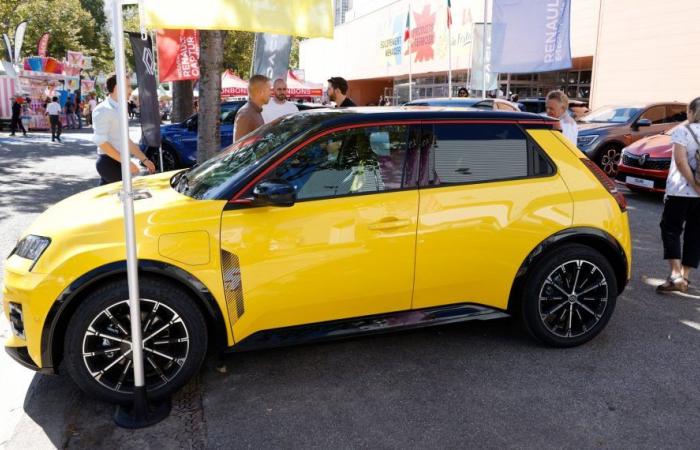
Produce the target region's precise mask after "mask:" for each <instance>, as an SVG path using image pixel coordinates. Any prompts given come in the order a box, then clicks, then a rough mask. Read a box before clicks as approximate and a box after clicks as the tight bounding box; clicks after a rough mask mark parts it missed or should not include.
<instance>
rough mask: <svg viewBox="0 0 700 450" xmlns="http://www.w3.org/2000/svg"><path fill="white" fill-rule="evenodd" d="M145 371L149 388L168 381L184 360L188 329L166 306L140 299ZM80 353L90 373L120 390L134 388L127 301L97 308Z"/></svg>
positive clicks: (105, 383)
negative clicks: (101, 308) (97, 311)
mask: <svg viewBox="0 0 700 450" xmlns="http://www.w3.org/2000/svg"><path fill="white" fill-rule="evenodd" d="M141 321H142V334H143V357H144V374H145V380H146V387H147V389H148V390H154V389H157V388H159V387H161V386H163V385H165V384H167V383H168V382H170V381H171V380H172V379H173V378H175V376H176V375H177V374H178V373H179V372H180V369H181V368H182V366H183V365H184V363H185V361H186V360H187V357H188V354H189V350H190V343H189V337H190V336H189V332H188V330H187V327H186V325H185V323H184V322H183V320H182V318H181V317H180V316H179V315H178V314H177V313H176V312H175V311H174V310H173V309H172V308H170V307H168V306H167V305H165V304H163V303H161V302H158V301H155V300H149V299H141ZM82 356H83V362H84V364H85V367H86V368H87V370H88V372H89V373H90V375H91V376H92V377H93V378H94V379H95V381H97V382H98V383H99V384H101V385H102V386H104V387H106V388H107V389H110V390H112V391H116V392H120V393H131V392H133V388H134V380H133V369H132V346H131V326H130V316H129V302H128V300H123V301H120V302H117V303H114V304H112V305H111V306H109V307H107V308H106V309H103V310H102V311H100V312H99V313H98V314H97V315H96V316H95V318H94V319H93V320H92V322H91V323H90V325H89V326H88V328H87V330H86V331H85V334H84V336H83V341H82Z"/></svg>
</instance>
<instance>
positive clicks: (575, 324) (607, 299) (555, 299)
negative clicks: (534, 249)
mask: <svg viewBox="0 0 700 450" xmlns="http://www.w3.org/2000/svg"><path fill="white" fill-rule="evenodd" d="M616 298H617V280H616V279H615V273H614V271H613V268H612V266H611V265H610V263H609V262H608V260H607V259H606V258H605V257H604V256H603V255H601V254H600V253H599V252H598V251H596V250H594V249H592V248H590V247H587V246H583V245H578V244H572V245H566V246H563V247H561V248H559V249H556V250H554V251H552V252H551V253H550V254H548V255H547V257H545V258H542V259H541V260H540V263H539V264H538V265H537V266H536V267H535V268H534V270H533V272H532V273H531V275H530V276H529V277H528V279H527V282H526V287H525V291H524V298H523V301H522V319H523V322H524V325H525V328H526V329H527V331H528V332H529V333H530V334H531V335H532V336H533V337H535V338H536V339H537V340H539V341H541V342H543V343H545V344H548V345H552V346H556V347H573V346H576V345H580V344H583V343H585V342H587V341H589V340H591V339H593V338H594V337H595V336H596V335H597V334H598V333H600V332H601V330H602V329H603V328H604V327H605V325H606V324H607V323H608V321H609V320H610V316H611V315H612V313H613V310H614V309H615V301H616Z"/></svg>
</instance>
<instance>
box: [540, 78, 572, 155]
mask: <svg viewBox="0 0 700 450" xmlns="http://www.w3.org/2000/svg"><path fill="white" fill-rule="evenodd" d="M545 105H546V107H547V115H548V116H550V117H554V118H555V119H559V130H560V131H561V134H563V135H564V136H566V138H567V139H568V140H569V141H571V143H572V144H574V146H576V141H577V140H578V125H576V121H575V120H574V119H573V118H572V117H571V116H570V115H569V97H568V96H567V95H566V94H565V93H564V92H562V91H552V92H550V93H549V94H547V102H546V103H545Z"/></svg>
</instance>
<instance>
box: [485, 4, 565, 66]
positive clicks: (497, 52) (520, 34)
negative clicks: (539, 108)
mask: <svg viewBox="0 0 700 450" xmlns="http://www.w3.org/2000/svg"><path fill="white" fill-rule="evenodd" d="M570 15H571V0H555V1H553V0H494V1H493V35H492V40H493V48H492V59H491V61H492V67H493V70H494V71H497V72H503V73H531V72H549V71H552V70H560V69H568V68H570V67H571V36H570V35H571V24H570V21H571V20H570Z"/></svg>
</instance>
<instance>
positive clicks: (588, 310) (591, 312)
mask: <svg viewBox="0 0 700 450" xmlns="http://www.w3.org/2000/svg"><path fill="white" fill-rule="evenodd" d="M576 304H577V305H578V306H579V307H581V308H583V310H584V311H586V312H587V313H588V314H590V315H592V316H593V317H595V318H596V319H597V318H599V317H600V316H598V314H596V313H595V312H593V310H592V309H591V308H589V307H588V306H586V305H584V304H583V303H581V302H579V301H576Z"/></svg>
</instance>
